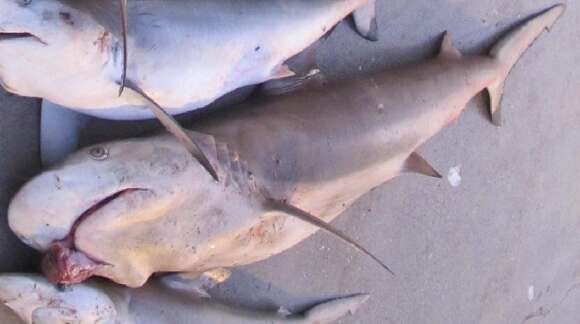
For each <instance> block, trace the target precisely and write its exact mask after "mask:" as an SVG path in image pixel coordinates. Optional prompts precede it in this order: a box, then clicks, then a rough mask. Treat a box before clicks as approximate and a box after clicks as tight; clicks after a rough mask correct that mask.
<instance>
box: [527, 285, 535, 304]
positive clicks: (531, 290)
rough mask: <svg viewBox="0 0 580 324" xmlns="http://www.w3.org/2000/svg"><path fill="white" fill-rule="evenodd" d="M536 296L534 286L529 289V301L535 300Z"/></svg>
mask: <svg viewBox="0 0 580 324" xmlns="http://www.w3.org/2000/svg"><path fill="white" fill-rule="evenodd" d="M534 295H535V293H534V286H529V287H528V300H529V301H532V300H534V297H535V296H534Z"/></svg>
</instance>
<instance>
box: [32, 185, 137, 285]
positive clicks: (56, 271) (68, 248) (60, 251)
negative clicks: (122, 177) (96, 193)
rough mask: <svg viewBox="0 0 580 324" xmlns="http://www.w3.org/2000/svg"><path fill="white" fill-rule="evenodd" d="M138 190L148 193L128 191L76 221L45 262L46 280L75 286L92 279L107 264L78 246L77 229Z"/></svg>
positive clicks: (50, 250) (134, 190)
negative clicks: (93, 216) (100, 211)
mask: <svg viewBox="0 0 580 324" xmlns="http://www.w3.org/2000/svg"><path fill="white" fill-rule="evenodd" d="M137 191H148V190H147V189H141V188H129V189H124V190H120V191H117V192H116V193H114V194H112V195H110V196H108V197H106V198H104V199H102V200H100V201H99V202H97V203H95V204H94V205H93V206H91V207H90V208H89V209H87V210H86V211H85V212H84V213H82V214H81V215H80V216H79V217H78V218H77V220H76V221H75V222H74V224H73V226H72V227H71V230H70V232H69V234H68V235H67V236H66V237H65V238H64V239H62V240H59V241H55V242H54V243H52V245H51V246H50V247H49V249H48V251H47V252H46V253H45V255H44V257H43V259H42V264H41V266H42V272H43V273H44V275H45V276H46V277H47V279H48V280H49V281H51V282H53V283H57V284H76V283H81V282H83V281H85V280H86V279H88V278H90V277H92V276H93V275H94V274H95V272H96V271H97V270H98V269H99V268H100V267H102V266H105V265H107V264H106V263H105V262H103V261H100V260H96V259H95V258H92V257H91V256H89V255H87V254H86V253H84V252H82V251H80V250H79V249H77V247H76V246H75V235H76V231H77V229H78V227H79V226H80V225H81V224H82V223H83V222H84V221H85V220H87V219H88V218H89V217H91V216H92V215H93V214H95V213H96V212H97V211H99V210H101V209H102V208H104V207H105V206H107V205H109V204H111V203H112V202H113V201H115V200H117V199H119V198H121V197H123V196H126V195H128V194H130V193H133V192H137Z"/></svg>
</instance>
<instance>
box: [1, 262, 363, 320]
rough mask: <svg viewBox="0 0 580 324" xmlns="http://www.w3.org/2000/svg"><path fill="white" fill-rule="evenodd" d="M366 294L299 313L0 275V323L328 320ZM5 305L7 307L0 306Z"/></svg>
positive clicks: (158, 288) (151, 290) (95, 283)
mask: <svg viewBox="0 0 580 324" xmlns="http://www.w3.org/2000/svg"><path fill="white" fill-rule="evenodd" d="M368 298H369V296H368V295H366V294H358V295H352V296H349V297H343V298H337V299H334V300H329V301H327V302H323V303H320V304H318V305H315V306H313V307H312V308H310V309H309V310H307V311H306V312H305V313H303V314H296V315H292V314H289V315H284V314H282V313H281V312H278V313H276V312H265V311H263V312H260V311H253V310H249V309H241V308H235V307H231V306H227V305H220V304H218V303H216V302H212V301H209V300H207V299H198V298H195V297H194V296H191V295H189V294H187V293H186V292H184V291H178V290H175V289H172V288H171V286H168V285H166V284H165V283H164V282H163V281H161V280H152V281H151V282H149V283H147V285H146V286H145V287H143V288H140V289H128V288H126V287H121V286H118V285H114V284H111V283H107V282H105V281H101V280H91V281H89V282H87V283H83V284H79V285H73V286H68V287H64V288H61V287H59V286H58V285H55V284H53V283H50V282H48V281H47V280H46V279H45V278H43V277H42V276H40V275H35V274H1V275H0V322H1V323H18V322H20V321H21V322H22V323H24V324H41V323H46V324H49V323H50V324H66V323H77V324H96V323H99V324H137V323H138V324H159V323H175V324H188V323H196V324H215V323H239V324H244V323H248V324H250V323H251V324H255V323H257V324H259V323H263V324H272V323H279V324H285V323H287V324H330V323H334V322H336V321H338V320H339V319H340V318H343V317H345V316H347V315H349V314H354V313H355V312H356V311H357V309H359V308H360V307H361V306H362V305H363V304H364V303H365V302H366V301H367V300H368ZM2 306H5V308H1V307H2Z"/></svg>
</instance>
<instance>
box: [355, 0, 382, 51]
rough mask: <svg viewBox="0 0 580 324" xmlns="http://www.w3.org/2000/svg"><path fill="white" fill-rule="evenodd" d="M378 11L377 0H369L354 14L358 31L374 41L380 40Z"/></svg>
mask: <svg viewBox="0 0 580 324" xmlns="http://www.w3.org/2000/svg"><path fill="white" fill-rule="evenodd" d="M376 11H377V10H376V0H369V1H368V2H367V4H366V5H364V6H362V7H360V8H359V9H357V10H356V11H355V12H353V14H352V16H353V18H354V24H355V26H356V30H357V31H358V33H359V34H360V35H361V36H362V37H364V38H366V39H368V40H370V41H373V42H376V41H377V40H379V28H378V26H377V17H376Z"/></svg>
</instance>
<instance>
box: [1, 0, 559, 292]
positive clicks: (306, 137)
mask: <svg viewBox="0 0 580 324" xmlns="http://www.w3.org/2000/svg"><path fill="white" fill-rule="evenodd" d="M564 10H565V6H564V5H556V6H553V7H551V8H549V9H547V10H545V11H543V12H542V13H540V14H538V15H536V16H535V17H532V18H530V19H528V20H526V21H525V22H523V23H522V24H520V25H519V26H518V27H516V28H514V29H513V30H511V31H510V32H508V33H507V34H506V35H505V36H503V37H502V38H501V39H500V40H499V41H498V42H497V43H496V44H495V45H494V46H493V48H492V49H491V52H490V53H489V54H488V55H477V56H463V55H461V53H460V52H459V51H458V50H457V49H456V48H454V47H453V45H452V42H451V39H450V36H449V35H448V34H446V35H445V37H444V38H443V41H442V45H441V50H440V53H439V55H438V56H437V57H436V58H434V59H432V60H429V61H427V62H424V63H421V64H417V65H412V66H407V67H401V68H398V69H395V70H390V71H385V72H382V73H377V74H374V75H371V76H368V77H364V78H359V79H356V80H351V81H344V82H338V83H329V84H327V85H325V86H322V87H316V88H315V89H314V88H312V89H311V88H307V89H303V90H302V91H300V92H297V93H294V94H288V95H282V96H279V97H265V98H261V99H256V101H254V102H248V103H246V104H243V105H240V106H239V107H232V109H228V110H227V112H226V114H225V115H221V116H214V117H213V118H212V117H210V118H207V119H204V120H202V121H200V122H198V123H197V124H195V125H194V129H195V131H190V132H188V135H189V136H190V138H191V139H192V140H193V142H194V143H195V144H196V147H197V148H198V149H199V154H202V155H203V156H204V160H202V163H198V162H197V160H195V159H192V158H191V155H190V154H189V153H188V151H187V150H186V149H184V147H183V146H182V145H181V144H179V141H176V140H175V138H174V137H172V136H156V137H151V138H141V139H130V140H123V141H116V142H110V143H105V144H102V145H97V146H93V147H89V148H86V149H83V150H81V151H79V152H77V153H76V154H74V155H72V156H70V157H69V158H68V159H66V160H65V161H63V162H62V163H61V164H59V165H57V166H55V167H54V168H52V169H50V170H47V171H45V172H43V173H41V174H40V175H38V176H37V177H36V178H34V179H32V180H31V181H30V182H29V183H27V184H26V185H25V186H24V187H23V188H22V189H21V190H20V191H19V192H18V193H17V195H16V196H15V197H14V199H13V200H12V202H11V204H10V207H9V211H8V221H9V225H10V228H11V229H12V230H13V231H14V232H15V233H16V235H17V236H18V237H19V238H20V239H21V240H22V241H23V242H25V243H26V244H28V245H29V246H31V247H33V248H35V249H37V250H39V251H41V252H43V253H44V255H45V257H44V261H43V269H44V273H45V274H46V275H47V276H48V278H49V279H51V280H52V281H55V282H61V283H71V282H79V281H83V280H85V279H87V278H89V277H91V276H95V275H96V276H102V277H106V278H109V279H111V280H113V281H115V282H117V283H120V284H124V285H128V286H132V287H138V286H141V285H143V284H144V283H145V282H146V281H147V279H148V278H149V277H150V276H151V275H152V274H154V273H165V272H172V273H182V272H189V273H190V275H191V276H195V275H198V274H202V273H204V272H206V271H213V270H216V269H219V268H221V267H233V266H238V265H244V264H249V263H252V262H256V261H259V260H263V259H266V258H268V257H270V256H272V255H275V254H278V253H280V252H282V251H284V250H287V249H289V248H291V247H292V246H294V245H296V244H298V243H299V242H301V241H302V240H304V239H306V238H307V237H308V236H310V235H312V234H313V233H314V232H316V230H317V229H318V228H324V229H325V230H327V231H329V232H331V233H333V234H335V235H337V236H338V237H340V238H342V239H343V240H345V241H347V242H349V243H350V244H351V245H354V246H355V247H357V248H358V249H359V250H362V251H363V252H365V253H367V254H370V253H368V251H366V250H364V249H363V248H362V247H360V245H356V244H355V243H353V241H352V240H350V239H348V237H346V235H345V234H344V233H341V232H339V231H337V230H335V229H333V228H332V227H331V226H330V225H328V223H329V222H330V221H332V220H333V219H335V218H336V217H337V216H338V215H340V214H341V213H342V212H343V211H344V210H346V209H347V208H348V207H349V206H351V205H352V204H353V203H354V202H355V201H356V200H357V199H358V198H359V197H361V196H362V195H364V194H366V193H367V192H369V191H370V190H371V189H373V188H375V187H377V186H380V185H382V184H383V183H385V182H387V181H389V180H390V179H392V178H394V177H396V176H398V175H400V174H401V173H405V172H416V173H421V174H425V175H429V176H433V177H439V176H440V175H439V173H437V171H436V170H435V169H434V168H433V167H432V166H431V165H429V163H428V162H427V161H426V160H425V159H424V158H422V157H421V156H420V155H419V154H418V153H417V149H418V148H419V147H420V146H421V145H422V144H423V143H425V142H426V141H427V140H429V139H430V138H431V137H433V136H434V135H435V134H437V133H438V132H439V131H440V130H441V129H443V128H444V127H445V126H447V125H448V124H450V123H452V122H453V121H455V120H456V119H457V118H458V116H459V115H460V114H461V112H462V111H463V110H464V108H465V106H466V104H467V103H468V102H469V100H471V98H472V97H474V96H475V95H477V94H478V93H480V92H481V91H483V90H487V91H488V92H489V94H490V97H491V100H490V111H491V116H492V121H493V122H494V123H495V124H499V123H500V121H501V118H500V116H501V108H500V99H501V95H502V93H503V84H504V81H505V79H506V77H507V76H508V74H509V72H510V71H511V69H512V67H513V66H514V65H515V64H516V62H517V61H518V59H519V58H520V57H521V55H523V53H524V52H525V51H526V49H527V48H528V47H529V46H530V45H531V44H532V43H533V42H534V40H535V39H536V38H537V37H538V36H539V35H540V34H541V33H542V31H543V30H544V29H546V28H549V27H551V26H552V25H553V24H554V23H555V22H556V21H557V19H558V18H559V17H560V16H561V15H562V13H563V12H564ZM203 161H205V162H207V163H209V165H210V167H211V168H213V170H215V174H216V175H217V178H218V179H219V181H215V177H213V176H212V175H211V174H210V173H208V172H207V170H206V168H205V167H203V165H202V164H203V163H205V162H203ZM313 225H315V226H313ZM372 257H373V258H375V261H378V262H380V261H379V260H378V259H377V258H376V257H375V256H372ZM381 264H382V263H381ZM382 265H383V266H384V264H382ZM385 267H386V266H385Z"/></svg>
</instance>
